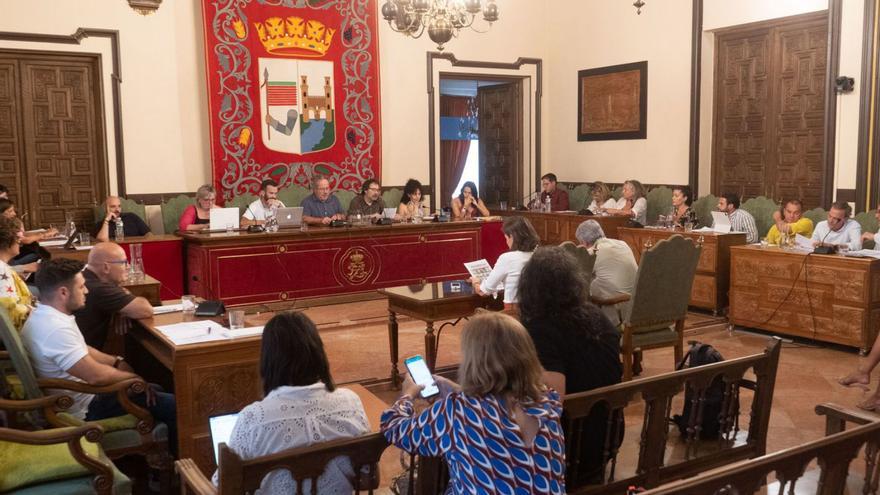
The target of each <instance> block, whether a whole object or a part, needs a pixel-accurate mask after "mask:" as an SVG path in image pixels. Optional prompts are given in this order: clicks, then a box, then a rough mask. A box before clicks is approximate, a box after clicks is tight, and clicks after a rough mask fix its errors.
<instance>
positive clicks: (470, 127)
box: [458, 96, 480, 139]
mask: <svg viewBox="0 0 880 495" xmlns="http://www.w3.org/2000/svg"><path fill="white" fill-rule="evenodd" d="M479 134H480V111H479V109H478V108H477V99H476V98H475V97H473V96H471V97H470V98H468V100H467V109H466V110H465V114H464V115H462V116H461V117H459V119H458V137H459V138H461V139H479Z"/></svg>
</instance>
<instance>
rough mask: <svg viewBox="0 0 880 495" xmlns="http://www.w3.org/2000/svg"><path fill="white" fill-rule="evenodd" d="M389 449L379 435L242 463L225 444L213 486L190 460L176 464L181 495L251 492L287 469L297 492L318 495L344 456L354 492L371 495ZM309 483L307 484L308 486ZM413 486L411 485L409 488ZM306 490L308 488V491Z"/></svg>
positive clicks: (291, 451) (336, 441) (183, 460)
mask: <svg viewBox="0 0 880 495" xmlns="http://www.w3.org/2000/svg"><path fill="white" fill-rule="evenodd" d="M387 447H388V441H387V440H385V437H384V436H383V435H382V434H381V433H370V434H368V435H364V436H360V437H356V438H345V439H341V440H334V441H331V442H325V443H320V444H315V445H310V446H308V447H300V448H295V449H289V450H285V451H282V452H278V453H275V454H272V455H267V456H263V457H257V458H256V459H250V460H242V459H241V457H239V456H238V455H237V454H236V453H235V452H233V451H232V449H230V448H229V447H228V446H227V445H226V444H225V443H221V444H220V450H219V458H220V462H219V467H218V468H217V469H218V473H219V474H218V477H219V485H218V486H214V484H213V483H211V480H209V479H208V478H207V477H205V475H204V474H203V473H202V471H201V470H200V469H199V468H198V466H196V464H195V462H193V460H192V459H181V460H179V461H177V462H176V463H175V464H176V466H177V472H178V473H179V474H180V486H181V489H182V492H183V493H196V494H198V495H216V494H236V495H237V494H240V493H245V492H249V493H253V492H254V491H255V490H256V489H258V488H259V487H260V483H261V482H262V480H263V478H264V477H265V476H266V475H267V474H269V473H270V472H271V471H274V470H276V469H287V470H288V471H290V475H291V477H292V478H293V481H294V483H296V486H297V493H301V494H317V493H318V491H317V490H318V488H317V481H318V478H319V477H320V476H321V474H323V473H324V470H325V469H326V467H327V464H329V463H330V461H332V460H333V459H335V458H337V457H340V456H345V457H348V458H349V460H350V461H351V466H352V468H353V470H354V473H355V479H354V480H352V485H353V486H354V487H355V490H356V493H361V491H362V490H366V491H367V493H370V494H372V493H373V490H374V489H375V488H377V487H378V486H379V467H378V463H379V459H380V458H381V457H382V453H383V452H385V449H386V448H387ZM307 483H308V485H307ZM410 486H412V485H410ZM307 488H308V489H307Z"/></svg>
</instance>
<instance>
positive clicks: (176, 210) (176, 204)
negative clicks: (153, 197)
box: [162, 194, 196, 234]
mask: <svg viewBox="0 0 880 495" xmlns="http://www.w3.org/2000/svg"><path fill="white" fill-rule="evenodd" d="M195 202H196V200H195V198H192V197H189V196H187V195H186V194H178V195H177V197H174V198H169V199H168V200H166V201H164V202H163V203H162V223H163V225H165V233H166V234H173V233H174V232H177V226H178V225H179V224H180V216H181V215H183V210H185V209H186V207H187V206H189V205H192V204H195Z"/></svg>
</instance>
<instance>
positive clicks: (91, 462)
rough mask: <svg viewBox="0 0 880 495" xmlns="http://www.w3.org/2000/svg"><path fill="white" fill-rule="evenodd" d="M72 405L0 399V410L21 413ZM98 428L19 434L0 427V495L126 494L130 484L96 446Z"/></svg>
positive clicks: (57, 398) (54, 398) (60, 398)
mask: <svg viewBox="0 0 880 495" xmlns="http://www.w3.org/2000/svg"><path fill="white" fill-rule="evenodd" d="M72 404H73V400H72V399H71V398H70V397H68V396H65V395H48V396H44V397H41V398H39V399H34V400H3V399H0V409H3V410H5V411H8V412H15V411H18V412H24V411H30V410H35V409H42V410H51V411H55V410H57V409H66V408H67V407H70V406H71V405H72ZM103 434H104V429H103V428H101V426H100V425H98V424H95V423H86V424H83V425H81V426H71V427H64V428H53V429H48V430H39V431H23V430H16V429H12V428H0V458H2V459H3V464H2V469H0V493H8V492H15V493H18V494H32V495H36V494H47V495H49V494H51V495H59V494H75V493H83V494H86V493H98V494H102V495H104V494H106V495H109V494H111V493H113V494H116V495H120V494H121V495H125V494H128V493H131V480H129V479H128V477H126V476H125V475H124V474H122V473H121V472H120V471H119V470H117V469H116V467H115V466H114V465H113V463H112V462H111V461H110V460H109V459H107V458H106V456H105V455H104V452H103V450H102V449H101V447H100V445H98V444H96V442H98V441H99V440H100V439H101V437H102V436H103Z"/></svg>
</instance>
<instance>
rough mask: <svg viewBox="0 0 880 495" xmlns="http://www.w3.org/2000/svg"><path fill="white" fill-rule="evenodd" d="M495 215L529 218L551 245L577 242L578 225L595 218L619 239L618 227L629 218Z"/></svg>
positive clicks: (498, 212)
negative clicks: (575, 234)
mask: <svg viewBox="0 0 880 495" xmlns="http://www.w3.org/2000/svg"><path fill="white" fill-rule="evenodd" d="M492 214H493V215H501V216H521V217H524V218H527V219H528V220H529V222H531V224H532V226H533V227H535V231H537V233H538V237H540V238H541V244H543V245H545V246H549V245H552V244H559V243H561V242H563V241H572V242H577V239H576V238H575V236H574V233H575V231H576V230H577V228H578V225H580V224H581V222H584V221H586V220H595V221H597V222H599V225H601V226H602V230H603V231H605V236H606V237H609V238H611V239H619V235H618V229H619V228H620V227H623V226H624V225H625V224H626V222H627V220H629V219H628V218H627V217H624V216H619V215H617V216H602V215H578V214H576V213H560V212H555V213H542V212H537V211H522V210H492Z"/></svg>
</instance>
